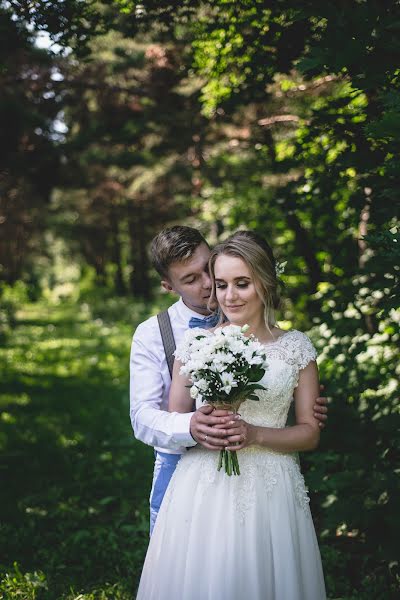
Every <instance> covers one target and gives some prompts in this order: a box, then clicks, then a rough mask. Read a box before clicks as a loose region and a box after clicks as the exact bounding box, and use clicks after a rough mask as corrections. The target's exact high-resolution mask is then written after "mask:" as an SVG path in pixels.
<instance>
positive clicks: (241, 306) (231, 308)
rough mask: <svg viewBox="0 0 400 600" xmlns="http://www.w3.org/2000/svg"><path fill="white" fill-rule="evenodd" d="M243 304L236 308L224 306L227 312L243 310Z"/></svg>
mask: <svg viewBox="0 0 400 600" xmlns="http://www.w3.org/2000/svg"><path fill="white" fill-rule="evenodd" d="M243 306H244V304H240V305H238V306H225V308H226V309H227V310H239V309H240V308H243Z"/></svg>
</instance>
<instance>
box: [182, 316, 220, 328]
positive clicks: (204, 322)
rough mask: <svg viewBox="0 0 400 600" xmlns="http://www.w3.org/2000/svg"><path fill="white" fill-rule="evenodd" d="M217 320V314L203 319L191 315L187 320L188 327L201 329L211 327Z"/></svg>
mask: <svg viewBox="0 0 400 600" xmlns="http://www.w3.org/2000/svg"><path fill="white" fill-rule="evenodd" d="M218 321H219V316H218V315H217V314H213V315H210V316H209V317H205V318H204V319H198V318H197V317H192V318H191V319H190V321H189V328H190V329H193V328H194V327H202V328H203V329H211V328H212V327H215V326H216V325H217V323H218Z"/></svg>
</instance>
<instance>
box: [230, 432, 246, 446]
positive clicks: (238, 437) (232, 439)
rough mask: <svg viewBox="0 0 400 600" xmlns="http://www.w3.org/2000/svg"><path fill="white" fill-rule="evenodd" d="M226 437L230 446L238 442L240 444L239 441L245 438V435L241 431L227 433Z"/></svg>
mask: <svg viewBox="0 0 400 600" xmlns="http://www.w3.org/2000/svg"><path fill="white" fill-rule="evenodd" d="M226 439H227V440H228V442H229V446H230V445H231V444H238V443H239V444H240V443H242V442H244V441H245V440H246V435H245V434H244V433H242V432H241V433H236V434H234V435H229V436H227V437H226ZM229 446H228V447H229Z"/></svg>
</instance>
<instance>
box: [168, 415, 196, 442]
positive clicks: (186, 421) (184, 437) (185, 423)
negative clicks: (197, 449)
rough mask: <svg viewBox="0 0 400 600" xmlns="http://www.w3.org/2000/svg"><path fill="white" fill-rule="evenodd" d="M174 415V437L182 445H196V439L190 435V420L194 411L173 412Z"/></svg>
mask: <svg viewBox="0 0 400 600" xmlns="http://www.w3.org/2000/svg"><path fill="white" fill-rule="evenodd" d="M172 414H173V415H174V417H175V418H174V427H173V436H172V437H173V439H174V442H176V443H177V444H179V445H180V446H186V447H190V446H195V445H196V444H197V442H196V440H194V439H193V438H192V436H191V435H190V420H191V418H192V416H193V413H192V412H191V413H172Z"/></svg>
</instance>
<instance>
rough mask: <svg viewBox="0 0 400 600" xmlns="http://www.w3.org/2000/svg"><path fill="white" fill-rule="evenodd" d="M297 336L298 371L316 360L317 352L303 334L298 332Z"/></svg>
mask: <svg viewBox="0 0 400 600" xmlns="http://www.w3.org/2000/svg"><path fill="white" fill-rule="evenodd" d="M297 334H298V335H297V340H298V347H297V350H298V356H297V361H298V366H299V369H304V368H305V367H306V366H307V365H308V363H310V362H311V361H312V360H316V359H317V351H316V349H315V348H314V345H313V343H312V342H311V340H310V338H309V337H308V336H307V335H306V334H305V333H302V332H301V331H298V332H297Z"/></svg>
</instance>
